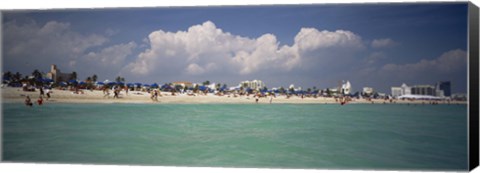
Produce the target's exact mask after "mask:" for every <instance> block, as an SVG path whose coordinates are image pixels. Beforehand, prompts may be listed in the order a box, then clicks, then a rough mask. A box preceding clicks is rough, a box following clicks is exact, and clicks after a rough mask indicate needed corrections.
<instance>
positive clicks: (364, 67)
mask: <svg viewBox="0 0 480 173" xmlns="http://www.w3.org/2000/svg"><path fill="white" fill-rule="evenodd" d="M2 16H3V23H2V31H3V45H2V46H3V55H2V56H3V71H4V72H5V71H11V72H17V71H19V72H21V73H22V74H30V73H31V72H32V71H33V70H34V69H38V70H40V71H42V72H45V73H46V72H48V71H49V69H50V65H51V64H56V65H57V66H58V67H59V68H60V70H61V71H62V72H71V71H76V72H77V73H78V74H79V76H78V78H79V79H80V80H84V79H85V78H86V77H87V76H91V75H93V74H97V75H98V76H99V80H105V79H109V80H114V79H115V77H116V76H122V77H125V79H126V80H127V82H146V83H153V82H157V83H168V82H174V81H191V82H196V83H201V82H203V81H206V80H209V81H211V82H220V83H227V85H229V86H235V85H237V84H238V83H239V82H240V81H244V80H254V79H258V80H262V81H264V82H265V83H266V84H267V87H280V86H283V87H288V86H289V85H290V84H295V86H301V87H302V88H311V87H313V86H316V87H317V88H327V87H334V86H338V82H339V81H342V80H349V81H350V82H351V83H352V87H353V90H354V91H361V89H362V88H363V87H373V88H374V89H375V90H377V91H379V92H386V93H390V87H391V86H400V85H401V84H402V83H403V82H405V83H407V84H409V85H415V84H435V83H436V82H438V81H451V82H452V92H453V93H457V92H461V93H465V92H466V89H467V87H466V86H467V85H466V84H467V54H466V50H467V4H466V3H419V4H368V5H359V4H342V5H339V4H336V5H332V4H330V5H281V6H242V7H232V6H230V7H183V8H180V7H176V8H131V9H95V10H49V11H43V10H42V11H3V12H2Z"/></svg>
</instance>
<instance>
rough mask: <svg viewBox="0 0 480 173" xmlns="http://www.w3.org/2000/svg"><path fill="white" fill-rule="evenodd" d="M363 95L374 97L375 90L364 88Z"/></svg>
mask: <svg viewBox="0 0 480 173" xmlns="http://www.w3.org/2000/svg"><path fill="white" fill-rule="evenodd" d="M363 94H366V95H372V94H373V88H372V87H363Z"/></svg>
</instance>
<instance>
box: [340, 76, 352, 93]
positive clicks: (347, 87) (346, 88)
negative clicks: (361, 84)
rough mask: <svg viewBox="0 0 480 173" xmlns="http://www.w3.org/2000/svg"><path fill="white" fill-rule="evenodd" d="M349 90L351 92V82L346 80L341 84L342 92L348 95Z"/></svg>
mask: <svg viewBox="0 0 480 173" xmlns="http://www.w3.org/2000/svg"><path fill="white" fill-rule="evenodd" d="M350 92H352V84H350V81H348V80H347V82H345V83H343V84H342V94H346V95H348V94H350Z"/></svg>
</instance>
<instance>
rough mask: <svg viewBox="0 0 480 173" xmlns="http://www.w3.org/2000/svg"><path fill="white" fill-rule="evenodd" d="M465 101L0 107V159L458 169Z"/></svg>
mask: <svg viewBox="0 0 480 173" xmlns="http://www.w3.org/2000/svg"><path fill="white" fill-rule="evenodd" d="M466 115H467V108H466V106H465V105H416V106H414V105H410V106H408V105H369V104H357V105H354V104H351V105H346V106H340V105H317V104H312V105H294V104H273V105H265V104H259V105H254V104H158V105H157V104H155V105H152V104H148V105H143V104H47V105H44V106H41V107H40V106H36V107H33V108H27V107H25V106H23V105H22V104H14V103H9V104H3V129H2V130H3V159H4V160H5V161H13V162H55V163H97V164H130V165H132V164H133V165H166V166H208V167H212V166H213V167H273V168H319V169H408V170H412V169H414V170H466V169H467V134H466V133H467V117H466Z"/></svg>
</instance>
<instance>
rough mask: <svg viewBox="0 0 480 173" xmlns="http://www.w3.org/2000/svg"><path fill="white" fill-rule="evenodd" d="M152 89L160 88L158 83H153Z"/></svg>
mask: <svg viewBox="0 0 480 173" xmlns="http://www.w3.org/2000/svg"><path fill="white" fill-rule="evenodd" d="M150 87H152V88H158V84H157V83H153V84H152V85H150Z"/></svg>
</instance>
